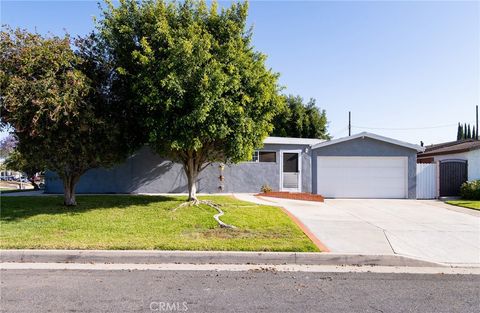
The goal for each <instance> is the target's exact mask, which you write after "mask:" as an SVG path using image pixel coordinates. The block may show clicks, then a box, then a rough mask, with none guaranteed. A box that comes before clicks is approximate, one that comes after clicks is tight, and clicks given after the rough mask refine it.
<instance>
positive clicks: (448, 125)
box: [352, 123, 458, 130]
mask: <svg viewBox="0 0 480 313" xmlns="http://www.w3.org/2000/svg"><path fill="white" fill-rule="evenodd" d="M457 125H458V123H454V124H446V125H438V126H425V127H408V128H391V127H365V126H356V125H352V127H353V128H360V129H378V130H418V129H433V128H446V127H452V126H457Z"/></svg>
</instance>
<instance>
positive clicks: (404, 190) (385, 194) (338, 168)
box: [317, 156, 408, 198]
mask: <svg viewBox="0 0 480 313" xmlns="http://www.w3.org/2000/svg"><path fill="white" fill-rule="evenodd" d="M317 193H318V194H320V195H323V196H324V197H327V198H408V157H383V156H380V157H363V156H318V157H317Z"/></svg>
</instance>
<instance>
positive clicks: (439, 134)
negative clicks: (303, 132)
mask: <svg viewBox="0 0 480 313" xmlns="http://www.w3.org/2000/svg"><path fill="white" fill-rule="evenodd" d="M221 4H222V5H227V4H228V3H227V2H222V3H221ZM98 15H99V11H98V9H97V4H96V1H49V2H45V1H30V2H27V1H3V0H2V2H1V23H2V24H9V25H11V26H14V27H17V26H19V27H22V28H27V29H30V30H34V29H35V28H36V29H37V31H38V32H40V33H47V32H52V33H55V34H61V33H62V32H63V30H64V29H65V30H67V31H68V32H69V33H70V34H72V35H81V34H85V33H87V32H88V31H89V30H91V29H92V27H93V23H92V16H98ZM249 22H250V24H251V25H253V27H254V32H253V33H254V45H255V47H256V49H257V50H260V51H262V52H264V53H266V54H267V55H268V65H269V66H271V67H272V68H273V69H274V70H275V71H277V72H279V73H280V74H281V79H280V82H281V84H282V85H284V86H285V87H286V89H285V92H286V93H291V94H298V95H301V96H302V97H304V98H306V99H308V98H310V97H313V98H315V99H317V104H318V105H319V107H320V108H322V109H325V110H326V111H327V117H328V119H329V121H330V124H329V131H330V133H331V134H332V135H334V136H335V137H341V136H344V135H347V130H346V127H347V123H348V111H349V110H350V111H352V117H353V123H352V124H353V125H354V128H353V132H354V133H356V132H359V131H362V130H367V131H371V132H375V133H378V134H381V135H385V136H391V137H394V138H397V139H400V140H405V141H409V142H412V143H419V142H420V140H423V141H424V142H425V143H426V144H430V143H437V142H442V141H449V140H455V136H456V130H457V126H456V123H458V122H466V123H472V124H473V123H474V122H475V105H477V104H480V3H479V2H478V1H471V2H460V1H456V2H455V1H454V2H443V1H423V2H413V1H403V2H391V1H378V2H375V1H365V2H361V1H353V2H345V1H329V2H326V1H310V2H298V1H297V2H295V1H291V2H287V1H264V2H260V1H251V2H250V14H249ZM445 125H447V126H445ZM355 126H357V127H355ZM358 126H361V127H369V128H375V129H364V128H359V127H358ZM438 126H441V127H438ZM426 127H437V128H426ZM398 128H400V129H398ZM405 128H408V130H405ZM412 128H413V129H412ZM421 128H424V129H421ZM3 135H4V134H2V136H3Z"/></svg>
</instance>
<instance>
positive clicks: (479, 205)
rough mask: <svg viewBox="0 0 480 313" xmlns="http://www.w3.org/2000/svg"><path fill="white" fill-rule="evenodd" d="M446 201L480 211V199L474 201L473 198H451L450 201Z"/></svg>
mask: <svg viewBox="0 0 480 313" xmlns="http://www.w3.org/2000/svg"><path fill="white" fill-rule="evenodd" d="M447 203H448V204H452V205H456V206H461V207H464V208H468V209H473V210H479V211H480V200H476V201H475V200H452V201H447Z"/></svg>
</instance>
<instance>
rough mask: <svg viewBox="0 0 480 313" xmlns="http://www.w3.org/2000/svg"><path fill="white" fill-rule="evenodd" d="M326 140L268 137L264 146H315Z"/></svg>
mask: <svg viewBox="0 0 480 313" xmlns="http://www.w3.org/2000/svg"><path fill="white" fill-rule="evenodd" d="M323 141H325V140H323V139H316V138H294V137H267V138H265V140H264V141H263V143H264V144H283V145H306V146H313V145H315V144H318V143H321V142H323Z"/></svg>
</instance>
